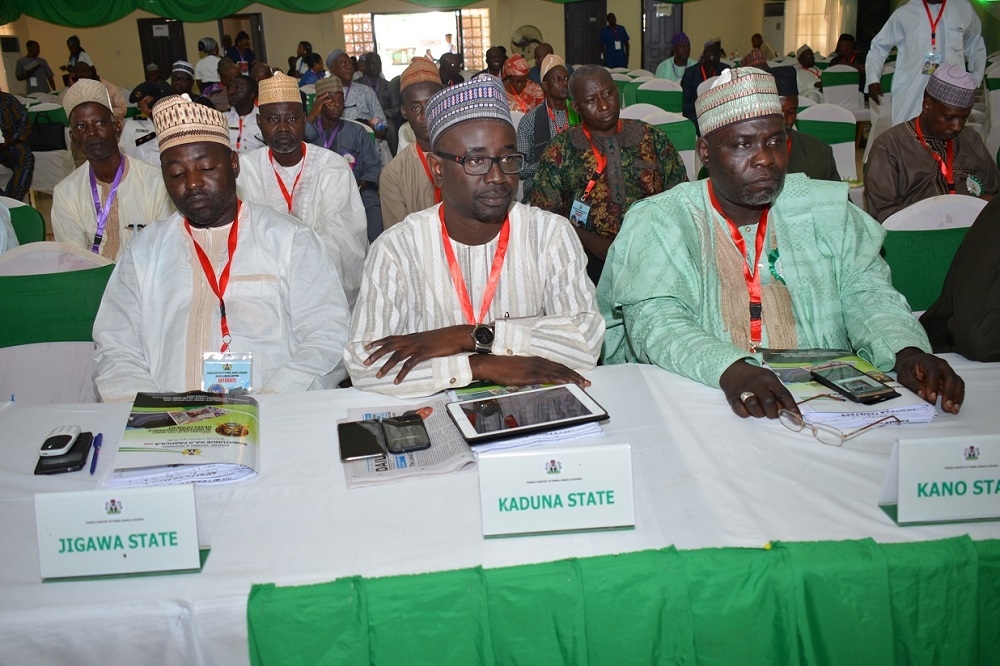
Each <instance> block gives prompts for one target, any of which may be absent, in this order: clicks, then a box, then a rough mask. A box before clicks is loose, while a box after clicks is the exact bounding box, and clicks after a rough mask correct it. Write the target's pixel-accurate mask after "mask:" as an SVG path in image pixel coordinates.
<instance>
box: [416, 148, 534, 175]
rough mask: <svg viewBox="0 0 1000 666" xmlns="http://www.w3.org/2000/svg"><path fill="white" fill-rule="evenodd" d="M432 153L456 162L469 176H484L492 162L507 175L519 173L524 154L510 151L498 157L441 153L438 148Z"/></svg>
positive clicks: (491, 166) (490, 167)
mask: <svg viewBox="0 0 1000 666" xmlns="http://www.w3.org/2000/svg"><path fill="white" fill-rule="evenodd" d="M434 154H435V155H437V156H438V157H443V158H444V159H446V160H452V161H455V162H458V163H459V164H461V165H462V168H463V169H465V173H467V174H468V175H470V176H485V175H486V174H488V173H489V172H490V169H492V168H493V165H494V164H496V165H498V166H499V167H500V171H502V172H503V173H505V174H507V175H508V176H512V175H514V174H516V173H520V172H521V168H522V167H524V155H522V154H521V153H510V154H509V155H501V156H500V157H486V156H485V155H466V156H462V155H452V154H451V153H443V152H441V151H440V150H435V151H434Z"/></svg>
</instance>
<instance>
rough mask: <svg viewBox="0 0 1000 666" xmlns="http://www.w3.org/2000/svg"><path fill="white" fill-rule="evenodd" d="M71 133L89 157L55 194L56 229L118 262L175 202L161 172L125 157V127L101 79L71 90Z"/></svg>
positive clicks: (66, 100)
mask: <svg viewBox="0 0 1000 666" xmlns="http://www.w3.org/2000/svg"><path fill="white" fill-rule="evenodd" d="M63 108H64V109H65V110H66V117H67V118H69V136H70V138H71V139H72V141H73V143H74V144H75V145H76V146H77V148H78V149H79V150H80V152H81V153H82V154H83V155H84V157H85V158H86V161H85V162H84V163H83V164H82V165H80V166H79V167H78V168H77V169H76V170H75V171H74V172H73V173H71V174H70V175H68V176H66V178H64V179H63V180H62V181H61V182H60V183H59V184H58V185H56V187H55V190H53V192H52V233H53V235H54V236H55V239H56V240H57V241H59V242H60V243H69V244H70V245H76V246H78V247H82V248H86V249H88V250H92V251H93V252H97V253H99V254H100V255H101V256H104V257H107V258H108V259H111V260H113V261H117V260H118V257H119V256H120V255H121V253H122V251H123V250H124V248H125V246H126V244H127V243H128V241H129V239H131V238H132V236H133V234H135V233H136V232H137V231H138V230H140V229H142V228H143V227H144V226H145V225H147V224H149V223H150V222H152V221H154V220H159V219H162V218H165V217H167V216H168V215H170V213H172V212H173V210H174V208H173V205H172V204H171V203H170V198H169V197H168V196H167V191H166V189H165V188H164V187H163V179H162V178H161V177H160V173H159V171H157V170H156V169H155V168H154V167H152V166H150V165H149V164H146V163H145V162H143V161H142V160H137V159H131V158H129V157H126V156H124V155H122V153H121V151H120V149H119V148H118V137H119V135H120V134H121V129H122V126H121V124H119V123H118V121H117V120H115V118H114V115H113V113H112V111H111V100H110V98H109V97H108V90H107V88H105V87H104V85H103V84H102V83H101V82H100V81H94V80H93V79H81V80H79V81H77V82H76V83H75V84H73V86H72V87H71V88H70V89H69V90H67V91H66V95H65V97H63Z"/></svg>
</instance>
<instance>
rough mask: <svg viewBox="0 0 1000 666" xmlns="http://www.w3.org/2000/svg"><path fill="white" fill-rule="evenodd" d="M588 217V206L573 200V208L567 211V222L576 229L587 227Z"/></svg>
mask: <svg viewBox="0 0 1000 666" xmlns="http://www.w3.org/2000/svg"><path fill="white" fill-rule="evenodd" d="M588 217H590V206H588V205H587V204H585V203H583V202H582V201H580V200H579V199H574V200H573V207H572V208H570V209H569V221H570V222H572V223H573V224H575V225H576V226H578V227H584V228H586V227H587V218H588Z"/></svg>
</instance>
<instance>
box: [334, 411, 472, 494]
mask: <svg viewBox="0 0 1000 666" xmlns="http://www.w3.org/2000/svg"><path fill="white" fill-rule="evenodd" d="M446 404H447V403H446V402H445V401H443V400H441V401H436V402H423V403H418V404H415V405H405V406H394V407H369V408H359V409H349V410H348V411H347V420H348V421H365V420H379V419H384V418H389V417H393V416H402V415H403V414H405V413H406V412H416V413H418V414H420V415H421V416H423V418H424V427H425V428H426V429H427V435H428V437H430V440H431V447H430V448H429V449H424V450H423V451H411V452H409V453H389V454H388V455H380V456H377V457H375V458H366V459H364V460H352V461H350V462H345V463H344V475H345V479H346V481H347V487H348V488H360V487H364V486H371V485H375V484H378V483H384V482H386V481H392V480H395V479H403V478H408V479H412V478H420V477H427V476H436V475H439V474H449V473H451V472H457V471H460V470H466V469H472V468H474V467H475V466H476V458H475V456H474V455H472V451H471V450H470V449H469V445H468V444H466V443H465V440H464V439H462V435H461V433H459V432H458V428H456V427H455V424H454V423H452V421H451V419H450V418H449V417H448V412H447V410H446V409H445V405H446Z"/></svg>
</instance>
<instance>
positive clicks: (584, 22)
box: [565, 0, 608, 65]
mask: <svg viewBox="0 0 1000 666" xmlns="http://www.w3.org/2000/svg"><path fill="white" fill-rule="evenodd" d="M607 17H608V3H607V0H582V2H572V3H569V4H567V5H566V6H565V30H566V62H567V63H569V64H570V65H589V64H600V62H601V51H600V49H599V48H598V44H599V42H598V39H597V38H598V36H599V35H600V33H601V28H603V27H604V26H605V24H606V23H607Z"/></svg>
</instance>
